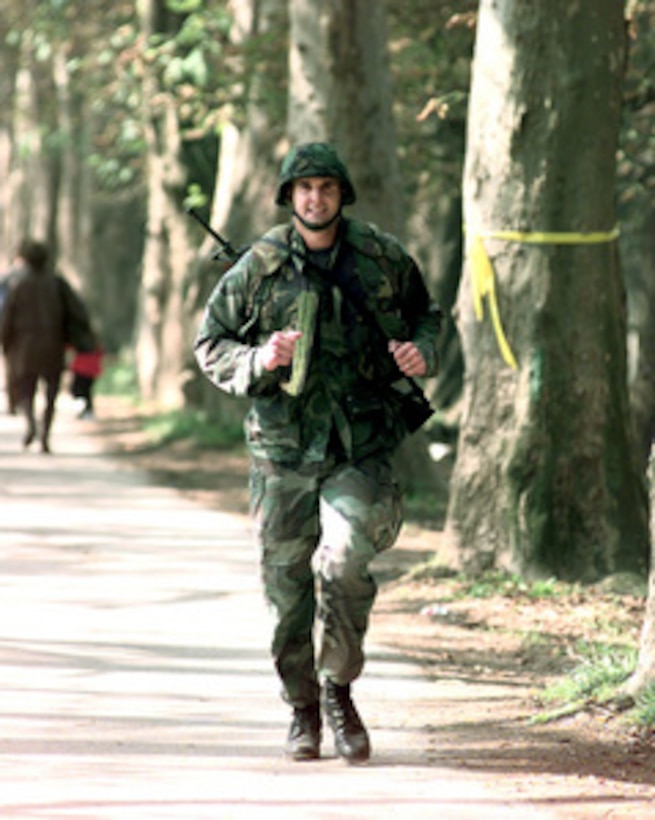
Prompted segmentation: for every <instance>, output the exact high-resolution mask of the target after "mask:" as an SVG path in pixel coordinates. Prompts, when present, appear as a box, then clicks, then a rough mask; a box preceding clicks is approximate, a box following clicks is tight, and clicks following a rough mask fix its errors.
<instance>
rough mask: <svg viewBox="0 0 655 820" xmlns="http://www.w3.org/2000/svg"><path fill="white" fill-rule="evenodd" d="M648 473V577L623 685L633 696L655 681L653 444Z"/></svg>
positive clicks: (654, 490) (654, 473)
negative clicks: (632, 661)
mask: <svg viewBox="0 0 655 820" xmlns="http://www.w3.org/2000/svg"><path fill="white" fill-rule="evenodd" d="M648 473H649V480H650V549H651V559H650V578H649V581H648V600H647V602H646V616H645V618H644V623H643V626H642V630H641V643H640V645H639V657H638V660H637V668H636V669H635V671H634V673H633V674H632V675H631V677H630V678H629V680H628V682H627V684H626V687H625V688H626V692H627V693H628V694H630V695H632V696H633V697H636V696H637V695H639V694H640V693H641V692H642V691H643V690H644V689H646V687H648V686H650V685H652V684H653V683H655V444H654V445H653V446H652V447H651V451H650V463H649V468H648Z"/></svg>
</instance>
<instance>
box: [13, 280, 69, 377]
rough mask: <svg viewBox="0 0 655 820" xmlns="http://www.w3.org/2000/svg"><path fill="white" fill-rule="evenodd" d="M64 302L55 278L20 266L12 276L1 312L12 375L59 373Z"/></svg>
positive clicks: (63, 345) (61, 363) (62, 342)
mask: <svg viewBox="0 0 655 820" xmlns="http://www.w3.org/2000/svg"><path fill="white" fill-rule="evenodd" d="M64 329H65V304H64V298H63V292H62V288H61V285H60V283H59V281H58V277H57V276H56V275H54V274H52V273H49V272H47V271H35V270H31V269H30V268H28V267H23V268H22V269H21V270H18V271H17V272H16V273H15V275H13V276H12V279H11V283H10V287H9V292H8V293H7V297H6V301H5V304H4V309H3V312H2V327H1V333H2V347H3V349H4V352H5V356H6V357H7V361H8V364H9V368H10V370H11V372H12V375H13V376H14V377H15V378H18V379H20V378H22V377H24V376H28V375H32V376H40V377H42V378H46V379H51V378H54V377H57V376H58V375H59V374H61V372H62V370H63V369H64V363H65V347H66V342H65V330H64Z"/></svg>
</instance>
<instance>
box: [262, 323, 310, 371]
mask: <svg viewBox="0 0 655 820" xmlns="http://www.w3.org/2000/svg"><path fill="white" fill-rule="evenodd" d="M301 336H302V333H301V332H300V331H299V330H276V331H275V333H273V334H271V336H270V338H269V340H268V341H267V342H266V344H265V345H264V347H263V348H262V352H261V361H262V364H263V366H264V370H268V371H271V370H275V369H276V368H277V367H287V366H288V365H290V364H291V360H292V359H293V353H294V350H295V347H296V340H297V339H299V338H300V337H301Z"/></svg>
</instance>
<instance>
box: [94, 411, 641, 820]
mask: <svg viewBox="0 0 655 820" xmlns="http://www.w3.org/2000/svg"><path fill="white" fill-rule="evenodd" d="M98 405H99V414H98V420H97V421H96V422H85V424H88V431H89V432H90V433H92V434H93V435H97V436H99V437H100V438H101V440H102V444H103V446H104V448H105V449H106V450H107V451H108V452H111V453H112V454H114V455H116V457H117V458H119V459H121V460H122V461H124V462H125V463H126V464H127V465H128V466H131V465H134V466H135V467H137V468H139V469H144V470H146V471H148V472H149V473H150V475H151V477H152V480H153V481H155V482H157V483H161V484H163V485H166V486H172V487H176V488H177V489H179V491H180V492H182V493H184V494H186V495H188V496H190V497H193V498H194V499H196V500H198V501H199V502H200V503H202V504H207V505H210V506H212V507H215V508H220V509H224V510H227V511H231V512H235V513H238V514H243V515H246V514H247V503H248V501H247V487H246V479H247V458H246V456H245V454H234V453H225V452H221V451H213V452H200V451H198V450H197V449H193V448H192V447H190V446H189V444H188V443H185V442H176V443H173V444H171V445H169V446H166V447H160V448H153V447H152V446H151V445H150V444H149V442H148V438H147V436H146V435H145V434H144V432H143V426H142V422H143V417H142V416H141V415H139V413H138V412H137V411H135V410H134V409H133V408H131V407H130V406H129V405H127V404H126V403H125V402H121V401H117V400H113V399H106V398H104V397H100V399H99V402H98ZM442 550H443V536H442V533H441V532H439V531H435V530H427V529H421V528H419V527H417V526H415V525H411V524H407V525H405V527H404V529H403V531H402V533H401V536H400V539H399V542H398V544H397V545H396V546H395V547H394V549H393V550H391V551H390V552H388V553H386V554H385V555H384V556H383V557H382V559H381V560H380V561H379V564H378V565H377V567H376V576H377V578H378V581H379V585H380V591H379V595H378V599H377V602H376V606H375V610H374V616H373V619H372V624H371V630H370V633H369V639H370V640H371V641H373V642H375V643H376V644H383V645H385V646H388V647H391V648H392V649H394V650H396V651H398V652H401V653H403V654H404V655H405V656H407V657H411V658H413V659H415V660H417V661H419V662H420V663H421V665H422V666H423V668H424V669H425V674H426V675H428V676H429V677H430V679H431V680H432V681H433V682H434V693H435V699H434V703H433V704H432V705H425V706H417V707H416V708H423V709H424V710H425V715H424V716H421V720H424V725H425V727H426V733H427V735H428V738H429V753H430V758H431V760H433V761H434V762H435V764H438V765H439V766H448V767H452V768H453V769H457V770H464V771H467V772H469V773H471V774H475V775H478V776H480V777H481V778H484V779H486V780H491V781H492V782H493V786H494V788H495V789H497V790H498V791H499V792H500V793H501V794H504V795H505V796H507V797H509V798H510V799H511V798H512V796H514V797H518V796H520V797H521V798H522V799H525V798H526V796H529V798H530V801H531V802H532V804H533V805H535V807H540V808H543V809H548V810H550V811H552V812H553V813H554V816H558V817H565V818H582V817H584V818H597V817H612V818H617V817H630V818H642V817H643V818H648V817H652V818H655V742H654V740H653V734H651V733H647V732H644V731H643V730H640V731H638V730H637V729H636V728H635V727H634V726H632V725H631V724H630V723H629V722H628V721H627V720H626V718H625V716H624V715H622V714H620V713H619V712H617V711H612V710H609V709H607V708H603V707H601V706H598V705H596V706H594V705H588V706H587V707H586V708H585V709H584V710H582V711H580V712H578V713H576V714H573V715H570V716H568V717H566V718H561V719H559V720H554V721H550V722H546V723H540V724H535V723H534V718H535V717H536V716H538V715H540V714H543V712H544V711H545V708H546V707H544V705H543V702H542V701H540V693H541V692H542V691H543V689H544V687H545V686H546V685H548V684H549V683H552V682H553V681H555V680H557V678H558V677H559V676H561V675H562V674H563V673H564V672H565V671H566V670H570V669H571V668H572V667H573V666H574V665H575V661H576V658H575V655H576V645H577V644H578V642H580V641H585V640H600V641H605V642H607V643H611V642H619V641H620V642H622V643H625V642H632V643H633V644H634V645H635V646H636V645H638V641H639V633H640V629H641V623H642V619H643V615H644V609H645V601H644V599H643V597H640V596H637V595H634V594H618V593H617V592H616V591H614V590H612V589H608V588H607V587H606V586H604V585H602V584H601V585H599V586H597V587H589V588H585V589H577V590H575V591H573V592H570V593H569V594H566V595H561V596H553V597H544V598H540V599H537V600H534V599H533V598H531V597H529V596H528V595H527V594H526V593H522V592H521V591H517V590H514V591H513V594H511V595H507V594H505V595H501V594H498V592H496V594H491V595H488V596H487V597H471V596H468V597H462V596H461V592H462V582H461V580H460V579H458V578H457V577H454V575H453V574H452V573H449V572H448V571H447V567H446V568H445V569H444V567H440V569H439V570H436V567H437V566H439V560H438V558H439V556H440V555H441V553H442ZM435 556H436V557H437V560H435ZM435 704H436V706H435Z"/></svg>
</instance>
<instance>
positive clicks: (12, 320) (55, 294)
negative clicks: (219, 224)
mask: <svg viewBox="0 0 655 820" xmlns="http://www.w3.org/2000/svg"><path fill="white" fill-rule="evenodd" d="M48 256H49V254H48V248H47V246H46V245H45V243H43V242H40V241H37V240H34V239H32V238H29V237H28V238H25V239H23V240H22V241H21V243H20V245H19V248H18V252H17V261H18V265H17V270H16V273H15V274H14V276H12V279H11V282H10V286H9V290H8V293H7V297H6V301H5V306H4V310H3V313H2V325H1V328H0V337H1V340H2V347H3V350H4V353H5V356H6V358H7V361H8V364H9V368H10V372H11V377H12V379H13V380H14V385H15V390H16V400H17V404H18V408H19V410H20V412H22V413H23V414H24V416H25V420H26V430H25V434H24V436H23V446H24V447H26V448H27V447H29V446H30V444H31V443H32V442H33V441H34V439H35V438H36V436H37V434H38V437H39V440H40V443H41V450H42V452H44V453H49V452H50V431H51V427H52V422H53V418H54V414H55V403H56V400H57V395H58V393H59V387H60V383H61V375H62V372H63V370H64V366H65V347H66V344H67V341H68V338H67V336H68V329H69V327H70V324H71V322H70V311H69V308H68V294H69V293H70V294H73V291H72V288H71V287H70V285H68V283H66V282H65V280H64V279H63V278H62V277H60V276H58V275H56V274H54V273H53V272H51V270H50V267H49V264H48V262H49V259H48ZM76 301H77V302H78V303H79V304H80V305H81V302H80V300H79V299H76ZM41 382H42V383H43V385H44V388H45V403H44V410H43V416H42V419H41V424H40V427H39V428H38V430H37V424H36V419H35V416H34V402H35V396H36V392H37V387H38V385H39V384H40V383H41Z"/></svg>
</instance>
